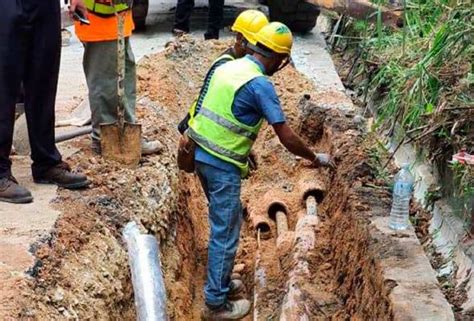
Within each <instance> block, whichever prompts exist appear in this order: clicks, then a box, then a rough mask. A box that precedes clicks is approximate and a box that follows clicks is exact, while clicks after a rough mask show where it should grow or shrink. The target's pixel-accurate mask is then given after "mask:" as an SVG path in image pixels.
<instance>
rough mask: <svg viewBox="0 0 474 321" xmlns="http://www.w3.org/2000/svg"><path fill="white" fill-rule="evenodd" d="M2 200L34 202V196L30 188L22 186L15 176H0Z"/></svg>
mask: <svg viewBox="0 0 474 321" xmlns="http://www.w3.org/2000/svg"><path fill="white" fill-rule="evenodd" d="M0 201H2V202H8V203H15V204H25V203H31V202H33V196H31V193H30V191H29V190H27V189H26V188H24V187H23V186H20V185H19V184H18V182H17V180H16V179H15V177H13V176H8V177H2V178H0Z"/></svg>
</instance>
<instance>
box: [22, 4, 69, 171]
mask: <svg viewBox="0 0 474 321" xmlns="http://www.w3.org/2000/svg"><path fill="white" fill-rule="evenodd" d="M25 2H26V1H25ZM28 2H30V3H32V6H34V10H33V11H32V12H33V13H32V17H31V23H30V25H29V28H31V30H30V32H31V39H30V42H29V45H28V47H27V53H26V55H27V59H26V64H25V69H24V77H23V78H24V88H25V113H26V120H27V124H28V135H29V139H30V146H31V158H32V159H33V165H32V171H33V176H40V175H42V174H43V173H44V172H45V171H47V170H48V169H49V168H51V167H53V166H55V165H57V164H59V163H61V155H60V154H59V151H58V150H57V148H56V143H55V137H54V125H55V124H54V123H55V102H56V89H57V84H58V76H59V63H60V55H61V18H60V13H59V10H60V8H59V2H58V1H55V0H45V1H38V0H36V1H34V0H30V1H28Z"/></svg>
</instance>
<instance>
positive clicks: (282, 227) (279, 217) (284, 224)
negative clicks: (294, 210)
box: [275, 211, 288, 237]
mask: <svg viewBox="0 0 474 321" xmlns="http://www.w3.org/2000/svg"><path fill="white" fill-rule="evenodd" d="M275 216H276V223H277V234H278V236H279V237H280V236H281V235H283V234H284V233H286V232H288V220H287V218H286V213H285V212H282V211H278V212H277V213H276V215H275Z"/></svg>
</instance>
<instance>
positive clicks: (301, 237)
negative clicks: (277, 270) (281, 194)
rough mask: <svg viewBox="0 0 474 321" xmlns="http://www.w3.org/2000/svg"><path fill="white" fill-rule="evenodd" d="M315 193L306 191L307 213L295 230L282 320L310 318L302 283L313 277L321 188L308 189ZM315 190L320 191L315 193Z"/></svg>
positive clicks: (304, 196)
mask: <svg viewBox="0 0 474 321" xmlns="http://www.w3.org/2000/svg"><path fill="white" fill-rule="evenodd" d="M311 190H312V191H313V193H312V194H311V193H304V194H303V200H304V201H305V204H306V215H304V216H303V217H301V218H300V219H299V220H298V222H297V224H296V230H295V246H294V253H293V263H292V266H293V268H292V269H291V271H290V272H289V274H288V276H289V278H288V291H287V293H286V295H285V297H284V299H283V304H282V309H281V314H280V321H292V320H309V315H308V311H309V310H310V307H308V306H307V304H306V301H307V300H305V299H304V297H305V294H304V293H303V291H302V289H301V288H300V285H301V284H304V283H306V282H308V280H309V278H310V277H311V273H310V270H309V252H310V251H311V250H312V249H314V246H315V243H316V234H315V227H316V226H317V225H318V224H319V219H318V202H317V198H318V196H317V195H319V193H320V192H321V189H306V191H311ZM315 192H318V193H317V194H315Z"/></svg>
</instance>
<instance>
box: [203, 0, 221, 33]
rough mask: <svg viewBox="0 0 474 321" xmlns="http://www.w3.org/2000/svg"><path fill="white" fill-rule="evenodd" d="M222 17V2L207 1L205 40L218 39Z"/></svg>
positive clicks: (217, 0) (215, 0)
mask: <svg viewBox="0 0 474 321" xmlns="http://www.w3.org/2000/svg"><path fill="white" fill-rule="evenodd" d="M223 16H224V0H209V16H208V23H207V31H206V33H205V34H204V38H205V39H219V29H220V28H222V20H223Z"/></svg>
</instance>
